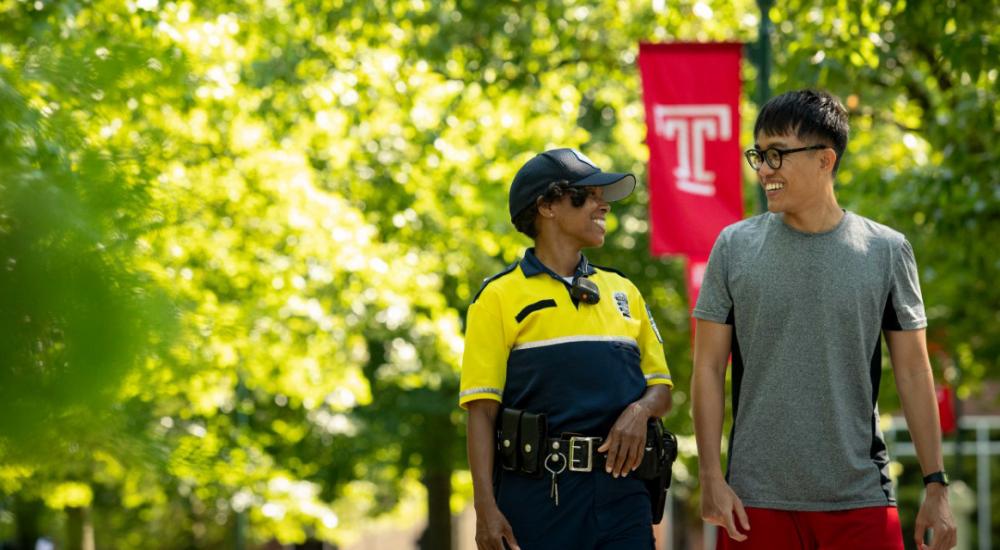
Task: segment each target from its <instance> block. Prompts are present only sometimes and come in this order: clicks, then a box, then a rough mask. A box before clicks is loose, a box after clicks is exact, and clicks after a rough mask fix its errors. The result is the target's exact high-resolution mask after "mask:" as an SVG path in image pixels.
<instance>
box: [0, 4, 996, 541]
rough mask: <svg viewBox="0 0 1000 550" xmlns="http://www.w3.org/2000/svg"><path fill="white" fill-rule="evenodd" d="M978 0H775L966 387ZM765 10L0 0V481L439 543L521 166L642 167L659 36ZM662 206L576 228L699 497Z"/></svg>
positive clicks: (108, 507) (988, 292)
mask: <svg viewBox="0 0 1000 550" xmlns="http://www.w3.org/2000/svg"><path fill="white" fill-rule="evenodd" d="M786 4H787V3H786ZM990 10H993V11H994V12H995V7H991V5H990V3H989V2H985V1H979V2H962V3H958V2H956V3H955V5H954V6H950V7H949V6H945V5H937V4H933V3H915V4H913V5H907V4H906V3H904V2H902V1H882V2H876V1H866V2H863V3H861V4H856V3H855V4H851V6H850V7H848V6H847V5H846V4H844V3H843V2H834V1H827V2H817V3H805V2H803V3H801V4H800V3H796V2H792V3H791V4H790V5H783V6H781V8H780V9H778V8H775V9H773V10H772V13H771V15H772V17H773V18H774V20H775V22H776V28H775V32H774V34H773V37H772V39H773V47H774V52H775V60H774V69H773V75H774V82H773V84H774V87H775V89H776V91H784V90H786V89H791V88H797V87H802V86H807V85H817V86H823V87H827V88H830V89H831V90H833V91H834V92H836V93H838V94H840V95H841V96H842V97H844V98H845V99H846V101H847V103H848V105H849V106H850V108H851V110H852V113H853V125H854V133H853V140H852V143H851V145H850V147H849V150H848V157H847V159H845V165H844V167H843V168H842V171H841V175H840V185H841V189H840V194H841V198H842V201H843V203H844V204H845V205H846V206H847V207H849V208H852V209H855V210H858V211H859V212H861V213H862V214H866V215H870V216H871V217H874V218H875V219H878V220H881V221H884V222H886V223H889V224H890V225H894V226H896V227H898V228H900V229H902V230H904V231H905V232H907V234H908V235H909V236H910V238H911V240H912V241H913V243H914V246H915V248H916V251H917V256H918V260H919V261H920V263H921V267H922V270H923V271H922V276H923V280H924V290H925V298H926V300H927V302H928V304H929V306H930V307H929V313H930V316H931V318H932V319H931V322H932V326H933V327H934V332H933V336H934V338H935V341H936V342H938V343H939V344H940V346H941V348H942V349H943V350H945V351H947V352H948V353H949V354H950V355H951V356H953V357H954V358H955V359H956V360H957V361H958V365H959V366H960V367H961V368H962V372H963V373H964V378H963V379H962V380H963V383H964V384H965V386H963V388H964V389H965V391H972V390H974V389H975V387H976V385H977V384H978V382H979V381H981V380H982V379H983V378H985V377H986V376H987V373H988V372H989V370H988V369H990V368H992V367H995V366H996V365H995V363H996V359H995V358H996V357H997V356H998V353H997V351H998V350H997V349H996V346H997V342H998V341H1000V338H997V335H996V334H995V331H996V330H997V329H996V328H995V327H996V323H991V322H990V321H993V320H995V318H996V313H995V311H993V309H992V308H991V307H989V306H990V304H992V303H994V302H996V296H995V293H996V289H995V288H993V286H991V285H990V282H991V281H992V280H993V279H995V278H996V272H997V267H998V266H997V262H996V259H995V255H991V254H990V250H989V246H990V243H991V242H992V240H996V232H997V227H998V225H997V223H996V221H997V220H996V218H997V211H998V204H1000V196H998V195H997V189H998V188H1000V187H998V186H997V170H998V169H997V167H996V165H995V162H991V161H995V159H996V158H997V145H996V144H995V143H994V140H991V139H989V138H990V137H991V136H992V135H994V134H995V133H996V131H997V109H998V101H997V93H996V78H997V69H996V67H994V66H992V65H990V64H989V62H988V60H989V59H996V58H998V57H1000V56H997V47H998V35H997V30H996V29H995V26H991V25H990V21H992V18H989V17H983V16H982V14H983V13H984V12H988V11H990ZM757 21H758V18H757V11H756V5H755V3H754V2H752V1H750V0H744V1H740V2H694V1H687V0H685V1H676V2H674V1H670V2H667V1H658V2H656V1H654V2H645V1H638V0H636V1H615V2H612V1H603V2H573V1H566V2H547V1H545V2H542V1H532V2H513V3H508V2H466V1H457V0H456V1H441V2H430V1H426V0H424V1H422V0H412V1H409V2H403V1H400V2H389V1H384V0H382V1H373V2H344V1H337V0H305V1H299V2H279V1H269V2H241V1H224V0H213V1H210V2H199V3H194V2H188V1H182V2H157V1H156V0H138V1H127V2H122V1H120V0H87V1H65V2H62V1H59V2H46V1H39V2H26V1H20V0H0V159H2V160H0V176H2V177H0V309H2V312H3V315H2V316H0V324H2V325H0V356H2V357H3V363H2V365H0V417H2V418H4V419H5V420H4V421H3V423H2V424H0V463H2V464H3V465H2V466H0V498H2V497H3V495H7V496H6V498H2V500H0V502H2V503H3V506H4V507H7V506H9V507H10V508H11V509H12V510H15V513H16V514H17V515H16V518H17V521H18V522H19V523H22V524H24V525H22V526H21V527H19V528H18V529H19V531H20V532H21V533H22V535H24V533H27V532H28V531H31V530H32V529H43V530H47V531H49V532H51V530H52V529H56V528H60V526H63V525H65V526H66V527H67V529H68V531H69V533H68V534H67V535H66V537H67V539H68V540H69V541H70V542H72V541H73V538H74V537H78V536H79V533H78V532H79V531H80V528H79V523H80V521H90V522H91V523H92V524H93V526H94V530H95V533H96V539H97V545H98V546H99V547H107V548H116V547H160V548H181V547H221V546H223V545H227V544H232V543H233V542H235V537H236V536H237V532H238V530H239V529H240V526H241V525H247V526H248V531H247V533H246V535H247V536H248V537H249V539H250V540H252V541H258V542H260V541H266V540H269V539H278V540H280V541H282V542H300V541H303V540H305V539H306V538H308V537H315V538H321V539H326V540H332V541H338V542H341V543H344V542H349V541H350V540H352V538H353V537H355V536H356V535H357V534H358V532H359V531H360V530H361V529H362V528H363V527H364V526H365V525H366V524H367V523H366V522H369V521H371V518H373V517H381V518H387V519H389V520H395V521H402V520H406V521H412V520H413V519H414V516H415V515H419V514H428V515H429V516H430V519H429V524H430V526H431V529H429V530H428V532H427V533H426V534H425V536H424V537H423V539H422V540H423V544H424V545H425V547H427V548H437V547H444V546H445V545H446V544H447V537H448V530H447V529H445V528H444V527H443V525H445V524H446V523H447V521H448V515H449V512H454V511H457V510H458V509H459V507H460V506H461V505H462V504H463V503H464V500H463V499H465V498H467V497H468V496H469V494H470V488H469V482H468V477H467V475H466V474H465V473H464V468H465V466H464V463H465V459H464V445H463V436H462V434H463V431H464V417H463V414H462V413H461V412H460V411H459V410H458V409H457V407H456V400H457V398H456V394H457V384H458V370H459V360H460V355H461V351H462V346H463V343H462V338H461V335H462V332H463V324H462V323H463V318H464V313H465V309H466V307H467V305H468V302H469V300H470V299H471V297H472V296H473V295H474V293H475V292H476V290H477V289H478V286H479V281H481V280H482V279H483V278H484V277H486V276H488V275H490V274H492V273H494V272H496V271H498V270H500V269H501V268H502V267H503V266H505V265H506V264H508V263H510V262H511V261H513V260H514V259H516V258H517V257H518V256H519V255H520V253H521V251H522V249H523V247H525V246H527V245H528V241H527V240H526V239H525V238H524V237H522V236H520V235H518V234H516V233H515V232H514V230H513V228H512V227H511V225H510V223H509V219H508V216H507V210H506V192H507V188H508V185H509V181H510V179H511V177H512V176H513V173H514V171H515V170H516V169H517V167H518V166H520V165H521V164H522V163H523V162H524V161H526V160H527V159H528V158H530V157H531V156H532V155H533V154H535V153H537V152H539V151H541V150H544V149H546V148H551V147H555V146H576V147H580V148H581V149H583V150H585V151H586V152H587V154H588V155H589V156H591V157H592V158H594V159H595V160H596V161H597V162H598V164H599V165H601V166H606V167H609V168H612V167H613V168H614V169H616V170H631V171H633V172H634V173H636V174H637V176H638V177H639V179H640V181H644V180H645V160H646V155H647V152H646V149H645V146H644V140H645V123H644V121H643V107H642V102H641V97H640V89H641V87H640V83H639V76H638V72H637V68H636V64H635V58H636V55H637V52H638V42H639V41H666V40H692V41H693V40H700V41H708V40H728V41H743V42H749V41H751V40H753V39H755V37H756V32H757V28H756V26H757ZM754 73H755V70H754V68H753V66H752V65H751V64H749V63H746V64H745V66H744V76H745V79H746V82H747V83H748V84H747V90H746V97H753V96H752V92H753V87H754V86H753V77H754ZM754 114H755V113H754V108H753V106H752V105H751V104H750V103H749V102H747V103H745V104H744V109H743V115H744V119H745V120H744V122H745V124H744V127H746V126H748V125H749V124H750V123H751V122H752V117H753V116H754ZM744 139H745V141H746V142H747V143H749V142H750V140H751V139H752V138H751V136H749V134H748V132H746V131H745V132H744ZM753 189H754V187H753V182H752V180H751V178H750V174H749V173H747V186H746V190H745V191H746V194H747V197H748V204H752V199H753V197H754V196H755V192H754V191H753ZM647 208H648V201H647V194H646V192H645V189H644V188H643V186H640V189H639V190H638V192H637V193H636V194H635V195H634V196H633V197H632V198H630V199H628V200H627V201H624V202H622V203H619V204H615V205H614V207H613V215H612V216H611V218H610V220H609V228H610V229H611V230H612V233H611V235H610V238H609V240H608V243H607V244H606V245H605V247H604V248H603V249H601V250H595V251H593V252H592V253H591V254H590V255H591V257H592V259H593V260H594V261H595V262H596V263H598V264H606V265H612V266H615V267H617V268H619V269H621V270H623V271H624V272H625V273H626V274H628V275H629V276H630V277H631V278H632V279H633V280H634V281H635V282H636V284H637V285H638V286H639V288H640V289H641V290H642V292H643V294H644V295H645V296H646V298H647V301H648V302H649V303H650V306H651V307H652V309H653V313H654V315H655V316H656V318H657V320H658V322H659V324H660V328H661V331H662V332H663V334H664V338H665V346H666V351H667V356H668V361H669V363H670V365H671V367H672V370H673V374H674V378H675V381H676V384H677V385H676V389H675V392H674V396H675V409H674V411H673V412H672V413H671V416H670V417H669V418H668V423H669V425H670V427H671V428H672V429H673V430H674V431H676V432H677V433H679V434H681V435H682V445H683V446H684V447H685V448H684V449H683V450H684V451H686V452H687V459H686V460H685V461H684V462H683V463H681V464H678V466H677V468H676V470H675V471H676V474H677V478H678V482H677V483H676V485H675V487H676V493H677V494H678V495H679V496H680V497H681V498H682V499H684V500H685V501H686V502H688V503H689V511H691V512H692V513H693V511H694V510H696V507H697V499H696V496H697V487H696V482H695V481H694V480H695V479H696V476H695V475H694V472H693V467H694V461H693V460H692V456H693V450H694V446H693V440H692V438H691V437H690V435H689V434H690V433H691V423H690V417H689V413H688V407H687V388H688V385H689V378H690V367H689V365H690V350H689V343H690V332H689V318H688V304H687V303H686V302H687V299H686V297H685V291H684V286H683V285H684V282H683V266H682V264H681V263H680V262H679V261H677V260H675V259H668V258H651V257H650V256H649V254H648V242H649V240H648V223H647V221H646V220H647V219H648V216H647V214H646V210H647ZM991 238H992V239H991ZM970 295H976V296H983V297H984V298H986V299H985V300H977V301H975V302H970V301H969V300H968V299H967V297H968V296H970ZM991 298H992V299H991ZM167 304H169V305H167ZM945 328H946V329H947V330H944V329H945ZM888 393H890V395H889V398H890V400H891V399H892V396H891V392H888ZM7 419H10V420H7ZM685 434H687V435H685ZM421 484H422V485H423V488H422V489H420V488H419V487H420V485H421ZM420 493H425V494H426V495H427V502H426V504H424V505H420V506H417V507H416V508H414V507H413V504H412V498H410V497H412V495H414V494H420ZM453 493H454V495H453ZM408 495H409V496H410V497H408ZM689 497H691V498H689ZM88 509H89V513H88V514H83V513H82V512H81V511H84V510H88ZM62 510H65V511H66V512H65V513H62V512H61V511H62ZM4 518H10V515H3V514H0V536H3V535H4V534H9V533H11V532H12V531H13V530H14V526H13V524H11V523H9V522H8V523H5V521H6V520H5V519H4ZM25 518H34V519H33V520H32V521H27V520H26V519H25ZM81 518H84V519H81ZM86 518H89V519H86ZM22 520H23V521H22ZM32 522H34V525H28V524H30V523H32ZM74 533H76V534H74ZM11 536H13V535H11Z"/></svg>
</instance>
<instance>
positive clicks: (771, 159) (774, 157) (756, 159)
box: [743, 145, 830, 170]
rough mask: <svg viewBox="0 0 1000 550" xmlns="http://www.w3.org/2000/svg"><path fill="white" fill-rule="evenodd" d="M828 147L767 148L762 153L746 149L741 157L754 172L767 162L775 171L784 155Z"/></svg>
mask: <svg viewBox="0 0 1000 550" xmlns="http://www.w3.org/2000/svg"><path fill="white" fill-rule="evenodd" d="M829 147H830V146H829V145H810V146H808V147H799V148H797V149H778V148H777V147H768V148H767V149H764V150H763V151H761V150H760V149H757V148H756V147H754V148H753V149H747V150H746V151H744V152H743V156H745V157H746V158H747V162H748V163H749V164H750V168H753V169H754V170H760V167H761V165H762V164H764V163H765V162H767V165H768V166H770V167H771V169H772V170H777V169H779V168H781V161H782V159H784V157H785V155H790V154H792V153H798V152H800V151H814V150H816V149H827V148H829Z"/></svg>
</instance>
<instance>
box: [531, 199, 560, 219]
mask: <svg viewBox="0 0 1000 550" xmlns="http://www.w3.org/2000/svg"><path fill="white" fill-rule="evenodd" d="M535 206H536V207H538V216H539V217H542V218H549V219H551V218H554V217H556V212H555V210H553V208H552V202H551V201H547V200H545V199H544V198H543V197H538V198H537V199H535Z"/></svg>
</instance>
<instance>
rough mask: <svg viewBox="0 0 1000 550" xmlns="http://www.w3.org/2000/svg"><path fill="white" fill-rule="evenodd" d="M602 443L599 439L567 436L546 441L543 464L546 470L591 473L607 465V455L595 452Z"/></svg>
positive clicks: (601, 439)
mask: <svg viewBox="0 0 1000 550" xmlns="http://www.w3.org/2000/svg"><path fill="white" fill-rule="evenodd" d="M603 441H604V439H603V438H600V437H585V436H582V435H568V436H563V437H560V438H550V439H548V440H546V453H545V459H544V460H545V462H546V464H545V465H546V466H547V467H548V468H553V469H556V470H560V469H562V465H563V464H565V465H566V470H568V471H570V472H592V471H594V470H595V469H603V468H604V465H605V464H606V463H607V455H605V454H603V453H599V452H597V448H598V447H600V446H601V443H602V442H603Z"/></svg>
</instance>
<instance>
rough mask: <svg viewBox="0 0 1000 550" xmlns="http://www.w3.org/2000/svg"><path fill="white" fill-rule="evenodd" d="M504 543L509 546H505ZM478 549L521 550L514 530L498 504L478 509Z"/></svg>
mask: <svg viewBox="0 0 1000 550" xmlns="http://www.w3.org/2000/svg"><path fill="white" fill-rule="evenodd" d="M504 541H506V542H507V546H506V547H505V546H504V544H503V543H504ZM476 547H477V548H479V550H506V549H507V548H510V549H511V550H521V547H520V546H518V545H517V539H515V538H514V530H513V529H511V527H510V523H509V522H508V521H507V518H505V517H504V515H503V512H501V511H500V509H499V508H497V506H496V504H493V505H486V506H483V507H482V509H480V508H479V507H478V506H477V507H476Z"/></svg>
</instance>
